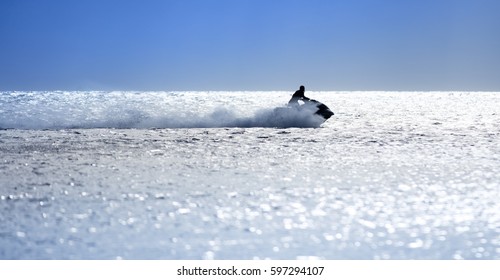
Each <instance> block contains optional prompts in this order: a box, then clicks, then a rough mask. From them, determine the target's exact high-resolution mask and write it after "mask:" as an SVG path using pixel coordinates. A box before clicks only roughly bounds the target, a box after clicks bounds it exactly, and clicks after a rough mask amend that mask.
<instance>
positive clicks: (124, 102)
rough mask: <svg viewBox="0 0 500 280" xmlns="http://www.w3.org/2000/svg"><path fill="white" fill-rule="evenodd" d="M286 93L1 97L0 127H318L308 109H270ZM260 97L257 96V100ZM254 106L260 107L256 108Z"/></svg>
mask: <svg viewBox="0 0 500 280" xmlns="http://www.w3.org/2000/svg"><path fill="white" fill-rule="evenodd" d="M288 95H289V94H286V95H285V94H283V93H281V94H280V93H275V94H273V95H270V97H273V98H269V102H267V103H265V104H262V102H252V100H254V99H255V95H254V94H251V93H250V94H245V93H231V94H228V93H227V92H226V93H223V92H173V93H168V92H64V91H56V92H2V93H0V128H2V129H67V128H213V127H318V126H320V124H321V123H322V122H323V119H322V118H320V117H318V116H312V114H311V112H310V110H303V111H300V112H299V111H298V110H275V108H276V107H280V106H283V104H284V103H285V102H286V101H287V99H288V97H289V96H288ZM260 98H262V95H261V96H259V99H260ZM259 106H260V107H259Z"/></svg>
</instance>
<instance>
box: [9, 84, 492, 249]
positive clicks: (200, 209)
mask: <svg viewBox="0 0 500 280" xmlns="http://www.w3.org/2000/svg"><path fill="white" fill-rule="evenodd" d="M306 94H307V95H308V96H309V97H311V98H314V99H317V100H319V101H322V102H324V103H325V104H326V105H328V106H329V107H330V108H331V109H332V110H333V111H334V112H335V115H334V116H333V117H332V118H331V119H330V120H328V121H327V122H325V123H324V124H322V125H318V124H317V123H316V122H311V121H304V120H303V119H300V118H297V117H296V116H295V117H294V116H284V119H283V120H281V121H280V122H276V121H274V122H271V123H270V122H269V121H268V119H269V118H270V116H271V115H270V114H271V113H272V111H273V108H275V107H277V106H282V105H283V104H285V103H286V102H287V101H288V98H289V97H290V95H291V93H289V92H178V93H166V92H137V93H136V92H2V93H0V128H3V130H0V155H1V158H0V223H1V225H2V226H1V228H0V258H2V259H116V258H123V259H266V258H269V259H304V258H319V259H500V203H499V201H500V192H499V191H500V172H499V170H500V140H499V139H500V109H499V108H500V106H499V105H500V94H499V93H485V92H473V93H466V92H307V93H306ZM277 124H278V126H279V124H283V125H282V126H283V127H285V128H276V127H275V126H277ZM290 126H292V127H290Z"/></svg>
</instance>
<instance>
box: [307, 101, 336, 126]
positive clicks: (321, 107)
mask: <svg viewBox="0 0 500 280" xmlns="http://www.w3.org/2000/svg"><path fill="white" fill-rule="evenodd" d="M306 105H309V106H311V105H312V106H316V108H317V110H316V112H314V114H316V115H318V116H322V117H323V118H324V119H325V121H326V120H328V119H329V118H330V117H331V116H333V115H334V113H333V112H332V110H330V108H328V106H326V105H325V104H323V103H321V102H319V101H317V100H314V99H309V101H306V102H305V103H304V104H303V105H300V106H306Z"/></svg>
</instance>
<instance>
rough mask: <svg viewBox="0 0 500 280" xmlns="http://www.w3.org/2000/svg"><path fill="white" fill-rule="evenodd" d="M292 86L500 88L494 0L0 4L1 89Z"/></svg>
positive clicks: (499, 31)
mask: <svg viewBox="0 0 500 280" xmlns="http://www.w3.org/2000/svg"><path fill="white" fill-rule="evenodd" d="M300 84H304V85H306V89H308V90H490V91H500V1H498V0H342V1H340V0H2V1H0V90H294V89H296V88H298V86H299V85H300Z"/></svg>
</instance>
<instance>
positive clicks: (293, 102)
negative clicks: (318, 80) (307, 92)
mask: <svg viewBox="0 0 500 280" xmlns="http://www.w3.org/2000/svg"><path fill="white" fill-rule="evenodd" d="M299 100H302V101H307V100H309V98H307V97H305V96H304V91H303V90H300V89H299V90H297V91H296V92H295V93H294V94H293V95H292V98H291V99H290V101H288V106H298V105H300V104H299Z"/></svg>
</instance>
